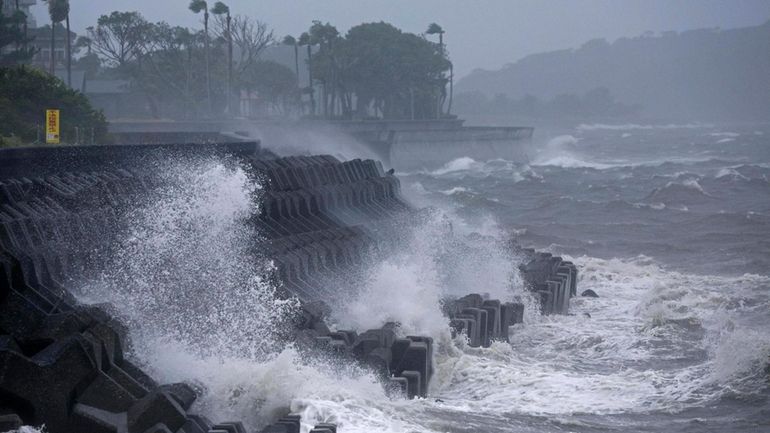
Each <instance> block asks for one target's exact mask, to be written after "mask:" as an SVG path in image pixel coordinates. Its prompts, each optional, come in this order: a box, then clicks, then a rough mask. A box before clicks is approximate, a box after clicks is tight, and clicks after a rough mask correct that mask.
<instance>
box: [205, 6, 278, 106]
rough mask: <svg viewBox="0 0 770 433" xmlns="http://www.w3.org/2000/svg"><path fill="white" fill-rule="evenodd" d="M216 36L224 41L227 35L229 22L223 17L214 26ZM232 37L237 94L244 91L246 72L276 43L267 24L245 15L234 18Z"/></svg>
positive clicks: (234, 84) (217, 17) (234, 78)
mask: <svg viewBox="0 0 770 433" xmlns="http://www.w3.org/2000/svg"><path fill="white" fill-rule="evenodd" d="M213 31H214V34H215V35H216V36H217V38H221V39H223V40H225V39H226V35H227V21H226V19H225V18H223V17H222V16H221V15H219V16H216V17H215V20H214V25H213ZM230 37H231V38H232V41H233V48H234V57H233V87H234V91H235V93H239V92H240V90H241V89H244V88H245V87H244V86H243V81H244V77H245V75H246V71H247V70H248V69H249V68H251V67H252V66H253V65H254V63H255V62H257V61H258V59H259V56H260V55H261V54H262V52H263V51H264V50H265V49H266V48H267V47H268V46H270V44H272V43H274V42H275V39H274V37H273V31H272V30H270V29H269V28H268V26H267V24H265V23H263V22H261V21H257V20H253V19H251V18H249V17H247V16H244V15H235V16H234V17H232V23H231V26H230Z"/></svg>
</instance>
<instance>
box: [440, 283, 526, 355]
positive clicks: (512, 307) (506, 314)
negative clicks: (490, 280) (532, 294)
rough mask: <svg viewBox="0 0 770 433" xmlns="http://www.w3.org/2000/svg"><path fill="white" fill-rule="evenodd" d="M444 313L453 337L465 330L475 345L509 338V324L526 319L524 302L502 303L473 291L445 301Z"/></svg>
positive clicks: (465, 333) (470, 343)
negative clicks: (447, 318)
mask: <svg viewBox="0 0 770 433" xmlns="http://www.w3.org/2000/svg"><path fill="white" fill-rule="evenodd" d="M442 310H443V312H444V315H446V316H447V317H449V319H450V321H449V325H450V327H451V330H452V337H455V336H457V335H459V334H463V335H465V336H466V337H467V338H468V344H469V345H470V346H471V347H489V346H491V345H492V342H493V341H496V340H499V341H508V337H509V328H510V327H511V326H513V325H515V324H516V323H523V321H524V305H523V304H519V303H512V302H506V303H501V302H500V301H499V300H497V299H486V298H485V297H484V296H482V295H479V294H476V293H474V294H470V295H467V296H464V297H462V298H459V299H446V300H444V302H443V305H442Z"/></svg>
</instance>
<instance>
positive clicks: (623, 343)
mask: <svg viewBox="0 0 770 433" xmlns="http://www.w3.org/2000/svg"><path fill="white" fill-rule="evenodd" d="M535 147H536V149H537V152H536V153H535V154H534V155H533V158H532V159H531V161H529V163H526V164H525V163H521V162H518V163H514V162H511V161H505V160H493V161H476V160H473V159H472V158H471V157H466V158H460V159H457V160H455V161H452V162H450V163H448V164H446V165H445V166H444V167H442V168H439V169H432V170H430V169H426V170H422V171H418V172H411V173H399V176H400V177H401V181H402V186H403V189H404V194H405V196H406V197H407V199H408V200H409V201H411V202H412V203H414V204H415V205H417V206H426V207H431V208H432V209H433V210H432V211H431V212H429V213H428V217H426V218H424V219H423V220H422V221H421V223H420V224H419V225H417V226H415V227H412V228H410V229H408V230H407V233H406V234H405V236H404V239H405V241H404V245H403V248H402V249H400V250H399V251H398V252H397V253H396V254H394V255H393V256H392V257H390V258H389V259H388V260H386V261H384V262H378V263H372V264H371V265H370V266H369V267H368V269H366V272H365V273H364V275H363V278H364V279H363V281H362V282H361V284H360V285H359V289H360V290H359V292H358V294H357V295H355V296H351V297H348V298H347V299H346V300H345V302H341V303H339V304H337V305H334V307H335V311H334V314H333V316H332V318H331V320H332V322H333V325H334V326H336V327H339V328H347V329H350V328H353V329H358V330H365V329H368V328H371V327H378V326H381V325H382V323H383V322H385V321H389V320H393V321H398V322H399V323H401V324H402V332H403V333H405V334H407V333H409V334H411V333H420V334H425V335H431V336H433V337H434V339H435V341H436V350H435V360H434V361H435V363H436V373H435V376H434V379H433V381H432V383H431V388H430V392H429V397H428V398H425V399H416V400H411V401H407V400H402V399H391V398H389V397H388V396H386V395H385V393H384V392H383V390H382V387H381V385H380V384H379V383H378V382H377V380H376V378H375V377H374V376H373V375H372V374H371V373H370V372H368V371H366V370H365V369H361V368H360V367H358V366H355V365H349V364H344V363H340V361H337V360H333V359H325V358H324V357H323V356H320V355H319V356H315V357H314V356H308V355H307V354H303V353H299V352H298V351H297V350H296V349H295V348H294V347H292V346H291V345H285V344H284V343H282V341H281V339H280V336H281V335H283V333H284V332H285V331H286V326H287V320H288V319H290V318H291V316H292V314H294V312H295V311H296V304H294V303H292V302H276V301H274V300H273V297H272V295H273V293H274V290H275V287H272V286H271V284H272V283H271V281H270V280H269V278H266V275H267V274H269V271H270V269H271V267H272V263H271V262H270V260H269V258H266V257H264V256H262V255H261V254H260V251H259V248H258V247H257V248H254V244H253V243H251V242H244V239H257V240H258V239H259V238H260V235H259V233H258V232H255V231H254V229H253V227H251V226H250V225H249V224H248V219H249V217H250V215H251V212H253V204H254V201H255V200H259V196H260V191H261V186H260V185H259V183H258V181H256V180H255V179H254V178H253V177H251V176H249V174H248V173H244V172H243V171H242V169H241V168H239V167H237V166H236V165H233V164H228V163H227V161H217V160H206V161H194V162H189V161H188V162H184V163H182V162H179V163H176V164H170V165H169V166H168V167H165V168H164V170H162V171H163V172H164V173H166V174H165V176H166V179H165V180H164V181H163V182H161V185H162V186H161V188H160V189H159V190H158V193H157V194H154V195H151V196H148V197H145V198H144V199H143V200H142V202H140V203H136V204H135V205H134V206H132V207H131V210H130V211H127V212H126V215H125V227H126V228H125V233H123V234H122V235H121V236H122V237H121V239H122V241H121V242H120V243H119V245H118V247H117V248H116V251H112V252H110V257H109V258H106V259H105V260H104V261H103V265H101V266H99V267H98V269H94V270H93V271H92V274H91V275H88V276H87V278H84V280H83V284H82V287H81V289H80V291H79V296H80V299H81V300H82V301H84V302H104V301H112V302H115V303H116V305H118V306H119V309H120V311H119V314H120V315H122V316H123V318H124V320H126V321H127V322H128V324H129V326H130V329H131V337H132V348H133V352H132V354H131V356H132V357H133V359H134V360H136V361H137V362H138V363H139V364H141V365H142V366H143V367H145V368H146V369H148V370H149V371H150V372H151V373H152V374H153V375H154V376H155V377H156V378H157V379H159V380H160V381H162V382H173V381H188V382H191V383H193V384H195V385H196V386H197V387H198V388H199V389H200V390H201V391H202V397H201V398H200V399H199V401H198V402H197V403H196V406H195V407H194V409H193V410H194V411H197V412H199V413H202V414H205V415H207V416H209V417H210V418H212V419H214V420H227V419H233V420H243V421H244V422H245V423H246V424H247V426H248V427H249V428H251V429H257V428H259V427H261V426H262V425H264V424H266V423H268V422H270V420H271V419H273V418H274V417H275V416H279V415H282V414H283V413H285V412H286V411H292V412H294V413H298V414H301V415H302V416H303V421H304V424H303V431H308V430H309V428H310V427H311V426H312V425H314V424H315V423H318V422H334V423H337V424H338V425H339V431H340V432H344V433H347V432H351V433H352V432H361V433H363V432H367V433H368V432H710V431H714V432H717V431H718V432H767V431H770V381H769V380H768V377H769V376H770V373H768V372H766V370H765V369H766V368H767V365H768V360H770V270H769V267H770V127H768V126H767V125H764V126H754V125H738V126H716V125H710V124H688V125H637V124H630V125H602V124H596V125H578V126H575V127H570V128H562V129H560V130H554V131H541V130H538V131H537V133H536V138H535ZM396 170H397V171H398V168H397V167H396ZM190 185H195V186H194V187H192V188H190V187H189V186H190ZM512 239H514V240H516V241H517V242H519V243H521V244H523V245H525V246H532V247H536V248H539V249H544V250H548V251H551V252H553V253H555V254H560V255H562V256H564V257H566V258H568V259H570V260H572V261H573V262H574V263H575V264H576V265H577V266H578V268H579V272H580V281H579V286H578V289H579V291H583V290H586V289H592V290H594V291H596V292H597V293H598V294H599V296H600V297H599V298H576V299H573V300H572V302H571V306H570V309H571V314H570V315H565V316H550V317H542V316H539V315H538V314H537V305H536V304H535V302H534V301H533V300H532V299H531V298H530V297H529V296H528V293H527V292H526V291H524V290H523V289H522V287H521V282H520V279H519V277H518V275H517V271H516V269H517V265H518V259H517V257H515V256H513V255H512V254H511V252H510V249H509V248H508V245H509V241H510V240H512ZM257 245H258V242H257ZM472 292H484V293H489V294H490V295H491V296H493V297H496V298H499V299H503V300H513V299H518V300H521V301H523V302H524V303H525V305H526V313H525V316H526V317H525V323H524V324H518V325H516V326H515V327H513V328H512V337H511V342H510V343H500V342H498V343H494V344H493V346H492V347H491V348H488V349H480V348H471V347H468V346H467V345H466V344H465V342H464V341H463V340H462V339H455V340H452V339H451V338H450V336H449V334H448V330H447V320H446V319H445V318H443V317H442V316H441V314H440V309H439V301H440V299H442V298H443V297H444V296H447V295H461V294H466V293H472Z"/></svg>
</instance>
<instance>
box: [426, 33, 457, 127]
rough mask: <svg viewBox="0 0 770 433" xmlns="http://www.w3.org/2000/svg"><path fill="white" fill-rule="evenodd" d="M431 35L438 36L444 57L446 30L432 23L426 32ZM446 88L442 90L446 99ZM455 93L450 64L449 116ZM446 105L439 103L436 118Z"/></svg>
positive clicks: (440, 49)
mask: <svg viewBox="0 0 770 433" xmlns="http://www.w3.org/2000/svg"><path fill="white" fill-rule="evenodd" d="M425 33H426V34H429V35H438V49H439V53H440V54H441V57H444V29H443V28H441V26H440V25H438V24H436V23H430V25H429V26H428V30H427V31H426V32H425ZM444 92H446V87H444V89H443V90H442V93H443V96H444V97H446V93H444ZM453 93H454V68H453V66H452V64H451V63H450V64H449V107H448V108H447V114H449V112H450V111H451V110H452V96H453ZM443 105H444V101H443V100H439V101H437V105H436V118H438V117H439V114H440V112H441V107H442V106H443Z"/></svg>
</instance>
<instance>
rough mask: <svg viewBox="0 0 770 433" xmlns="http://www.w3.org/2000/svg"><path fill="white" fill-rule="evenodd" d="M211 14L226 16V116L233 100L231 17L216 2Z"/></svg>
mask: <svg viewBox="0 0 770 433" xmlns="http://www.w3.org/2000/svg"><path fill="white" fill-rule="evenodd" d="M211 13H212V14H214V15H223V14H224V15H226V20H227V92H226V94H227V106H226V108H225V109H226V111H227V113H228V114H230V113H231V112H232V110H231V109H230V105H231V101H232V99H233V97H232V94H231V93H232V89H233V35H232V33H231V32H230V23H231V22H232V17H231V16H230V8H229V7H228V6H227V5H226V4H224V3H222V2H220V1H218V2H216V3H214V7H213V8H211Z"/></svg>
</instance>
